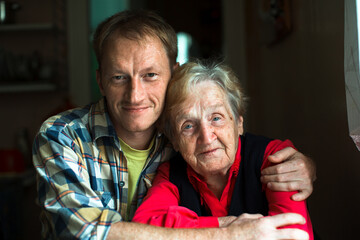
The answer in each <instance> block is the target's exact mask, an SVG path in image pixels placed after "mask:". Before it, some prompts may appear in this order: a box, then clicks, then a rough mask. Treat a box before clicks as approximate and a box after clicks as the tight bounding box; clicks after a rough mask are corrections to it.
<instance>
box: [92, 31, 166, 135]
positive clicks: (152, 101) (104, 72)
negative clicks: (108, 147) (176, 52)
mask: <svg viewBox="0 0 360 240" xmlns="http://www.w3.org/2000/svg"><path fill="white" fill-rule="evenodd" d="M170 77H171V70H170V65H169V59H168V57H167V54H166V51H165V49H164V47H163V45H162V43H161V41H160V40H159V39H157V38H154V37H147V38H144V39H143V40H141V41H140V42H139V41H134V40H129V39H126V38H122V37H116V36H112V38H111V39H109V40H108V41H107V43H106V45H105V46H104V53H103V56H102V61H101V69H100V70H98V71H97V82H98V84H99V87H100V91H101V93H102V95H103V96H106V99H107V104H108V109H109V113H110V117H111V120H112V122H113V124H114V126H115V129H116V132H117V134H118V135H119V137H125V136H126V134H132V133H134V132H153V131H154V128H155V127H154V123H155V122H156V120H157V119H158V118H159V116H160V114H161V112H162V110H163V106H164V98H165V92H166V88H167V85H168V82H169V79H170Z"/></svg>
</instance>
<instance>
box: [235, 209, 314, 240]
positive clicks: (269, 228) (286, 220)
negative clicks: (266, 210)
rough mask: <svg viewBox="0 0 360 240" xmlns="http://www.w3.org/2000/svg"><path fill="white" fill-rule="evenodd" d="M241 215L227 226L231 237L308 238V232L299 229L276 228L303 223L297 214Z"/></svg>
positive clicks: (248, 239) (249, 238)
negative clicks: (258, 216) (246, 216)
mask: <svg viewBox="0 0 360 240" xmlns="http://www.w3.org/2000/svg"><path fill="white" fill-rule="evenodd" d="M247 215H250V214H247ZM256 215H257V214H256ZM241 216H242V215H241ZM241 216H240V217H239V218H238V219H236V220H235V221H233V223H232V224H230V226H229V230H231V231H233V232H232V233H231V234H232V236H233V239H243V240H244V239H246V240H257V239H261V240H270V239H271V240H274V239H295V240H298V239H309V234H308V233H307V232H305V231H303V230H300V229H296V228H285V229H278V228H279V227H283V226H287V225H292V224H305V219H304V218H303V217H302V216H301V215H299V214H296V213H284V214H279V215H275V216H271V217H260V218H257V217H255V218H252V217H251V216H250V217H248V218H242V217H241ZM234 226H235V228H234Z"/></svg>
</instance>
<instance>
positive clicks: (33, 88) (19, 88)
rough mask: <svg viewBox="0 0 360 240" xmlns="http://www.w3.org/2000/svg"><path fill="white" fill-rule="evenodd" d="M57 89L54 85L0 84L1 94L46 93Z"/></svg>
mask: <svg viewBox="0 0 360 240" xmlns="http://www.w3.org/2000/svg"><path fill="white" fill-rule="evenodd" d="M56 89H57V87H56V85H55V84H53V83H23V84H0V93H17V92H45V91H54V90H56Z"/></svg>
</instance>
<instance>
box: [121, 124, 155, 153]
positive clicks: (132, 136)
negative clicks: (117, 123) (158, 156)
mask: <svg viewBox="0 0 360 240" xmlns="http://www.w3.org/2000/svg"><path fill="white" fill-rule="evenodd" d="M117 134H118V137H120V138H121V139H122V140H123V141H124V142H125V143H126V144H127V145H129V146H130V147H132V148H134V149H137V150H145V149H147V148H148V146H149V144H150V142H151V140H152V138H153V136H154V134H155V129H149V130H147V131H142V132H117Z"/></svg>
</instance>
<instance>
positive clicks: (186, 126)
mask: <svg viewBox="0 0 360 240" xmlns="http://www.w3.org/2000/svg"><path fill="white" fill-rule="evenodd" d="M191 128H192V125H191V124H186V125H185V126H184V129H185V130H186V129H191Z"/></svg>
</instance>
